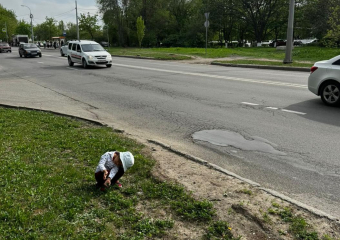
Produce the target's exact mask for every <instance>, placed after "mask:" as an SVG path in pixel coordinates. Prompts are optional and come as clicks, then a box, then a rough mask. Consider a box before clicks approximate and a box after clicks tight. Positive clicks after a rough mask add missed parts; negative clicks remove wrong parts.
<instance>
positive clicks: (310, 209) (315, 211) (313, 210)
mask: <svg viewBox="0 0 340 240" xmlns="http://www.w3.org/2000/svg"><path fill="white" fill-rule="evenodd" d="M0 106H1V107H6V108H13V109H24V110H34V111H42V112H48V113H53V114H56V115H59V116H65V117H70V118H74V119H79V120H83V121H86V122H90V123H93V124H95V125H99V126H104V127H109V125H108V124H106V123H104V122H100V121H96V120H93V119H89V118H84V117H79V116H75V115H70V114H65V113H60V112H55V111H51V110H44V109H37V108H30V107H22V106H15V105H7V104H1V103H0ZM113 130H114V131H116V132H121V133H122V132H125V131H124V130H120V129H113ZM147 141H148V142H149V143H153V144H156V145H158V146H161V147H163V148H164V149H166V150H168V151H171V152H173V153H175V154H177V155H179V156H182V157H184V158H186V159H189V160H191V161H193V162H196V163H199V164H201V165H204V166H206V167H208V168H210V169H213V170H215V171H218V172H221V173H223V174H226V175H228V176H230V177H234V178H236V179H239V180H240V181H242V182H246V183H248V184H250V185H252V186H253V187H256V188H258V189H259V190H262V191H264V192H266V193H268V194H270V195H272V196H274V197H277V198H280V199H282V200H284V201H287V202H289V203H291V204H293V205H295V206H297V207H300V208H302V209H304V210H306V211H308V212H310V213H312V214H314V215H316V216H319V217H322V218H327V219H329V220H331V221H334V222H335V223H337V224H340V220H339V219H338V218H336V217H334V216H331V215H330V214H327V213H325V212H323V211H321V210H318V209H316V208H314V207H311V206H309V205H307V204H304V203H302V202H299V201H297V200H294V199H292V198H290V197H288V196H286V195H284V194H281V193H279V192H277V191H274V190H272V189H268V188H264V187H261V185H260V184H258V183H256V182H254V181H252V180H250V179H246V178H243V177H241V176H239V175H237V174H235V173H233V172H230V171H228V170H226V169H224V168H222V167H219V166H217V165H216V164H213V163H209V162H207V161H205V160H203V159H201V158H198V157H195V156H193V155H190V154H188V153H184V152H182V151H179V150H177V149H174V148H172V147H171V146H169V145H166V144H164V143H162V142H160V141H156V140H152V139H147Z"/></svg>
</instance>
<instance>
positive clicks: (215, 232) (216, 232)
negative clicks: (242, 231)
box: [204, 221, 241, 240]
mask: <svg viewBox="0 0 340 240" xmlns="http://www.w3.org/2000/svg"><path fill="white" fill-rule="evenodd" d="M204 239H207V240H210V239H216V240H217V239H221V240H236V239H241V238H240V237H239V238H234V236H233V234H232V233H231V228H230V227H229V224H228V223H227V222H225V221H216V222H213V223H212V224H211V225H210V226H209V227H208V230H207V233H206V234H205V236H204Z"/></svg>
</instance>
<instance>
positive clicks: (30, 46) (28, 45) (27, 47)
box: [24, 44, 37, 49]
mask: <svg viewBox="0 0 340 240" xmlns="http://www.w3.org/2000/svg"><path fill="white" fill-rule="evenodd" d="M29 48H37V45H35V44H25V45H24V49H29Z"/></svg>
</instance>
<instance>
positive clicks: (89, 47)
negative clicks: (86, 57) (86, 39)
mask: <svg viewBox="0 0 340 240" xmlns="http://www.w3.org/2000/svg"><path fill="white" fill-rule="evenodd" d="M81 47H82V49H83V51H84V52H97V51H105V50H104V48H103V47H102V46H100V45H99V44H83V45H81Z"/></svg>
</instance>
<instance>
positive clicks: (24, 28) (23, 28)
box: [15, 20, 31, 35]
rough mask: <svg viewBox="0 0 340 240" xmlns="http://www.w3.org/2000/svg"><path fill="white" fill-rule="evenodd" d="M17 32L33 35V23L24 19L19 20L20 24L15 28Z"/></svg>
mask: <svg viewBox="0 0 340 240" xmlns="http://www.w3.org/2000/svg"><path fill="white" fill-rule="evenodd" d="M15 34H24V35H31V24H29V23H27V22H25V21H24V20H21V21H19V23H18V26H17V28H16V29H15Z"/></svg>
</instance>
